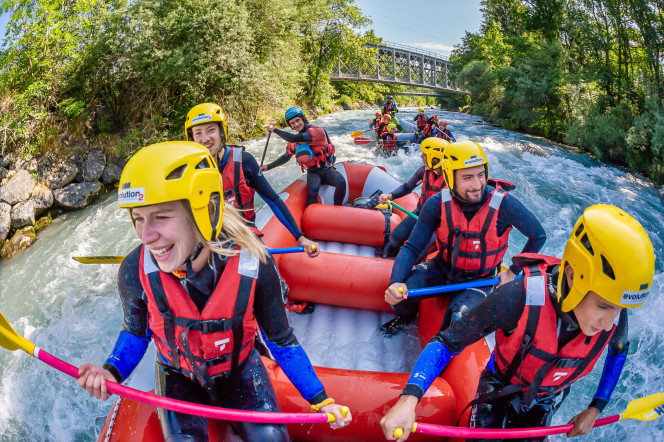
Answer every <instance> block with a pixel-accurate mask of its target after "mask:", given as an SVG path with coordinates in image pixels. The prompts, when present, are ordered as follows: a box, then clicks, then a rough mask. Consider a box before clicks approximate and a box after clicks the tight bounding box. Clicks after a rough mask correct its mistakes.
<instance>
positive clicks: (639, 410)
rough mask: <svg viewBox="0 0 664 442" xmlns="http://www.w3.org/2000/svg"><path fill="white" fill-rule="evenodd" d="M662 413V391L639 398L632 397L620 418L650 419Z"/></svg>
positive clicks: (663, 402)
mask: <svg viewBox="0 0 664 442" xmlns="http://www.w3.org/2000/svg"><path fill="white" fill-rule="evenodd" d="M662 415H664V393H655V394H651V395H650V396H646V397H642V398H640V399H634V400H633V401H632V402H630V403H629V404H627V409H626V410H625V412H624V413H623V414H622V418H621V419H620V420H623V419H637V420H640V421H651V420H654V419H657V418H658V417H660V416H662Z"/></svg>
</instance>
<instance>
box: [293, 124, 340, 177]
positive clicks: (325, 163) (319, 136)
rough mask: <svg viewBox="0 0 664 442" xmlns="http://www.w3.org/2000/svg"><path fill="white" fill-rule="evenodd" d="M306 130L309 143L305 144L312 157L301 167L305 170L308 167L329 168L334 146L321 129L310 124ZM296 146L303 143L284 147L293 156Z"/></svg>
mask: <svg viewBox="0 0 664 442" xmlns="http://www.w3.org/2000/svg"><path fill="white" fill-rule="evenodd" d="M307 130H308V131H309V133H311V141H310V142H309V143H306V144H308V145H309V147H310V148H311V150H312V152H313V153H314V157H313V158H312V159H311V160H309V161H307V162H306V163H303V164H302V166H303V167H305V168H307V169H308V168H310V167H329V166H330V165H331V162H332V160H331V158H332V157H333V156H334V146H333V145H332V142H331V141H330V138H329V137H328V136H327V133H326V132H325V130H324V129H323V128H322V127H319V126H314V125H313V124H312V125H311V126H309V129H307ZM298 144H305V143H304V142H301V143H288V144H287V145H286V150H287V151H288V153H289V154H291V155H295V149H297V146H298Z"/></svg>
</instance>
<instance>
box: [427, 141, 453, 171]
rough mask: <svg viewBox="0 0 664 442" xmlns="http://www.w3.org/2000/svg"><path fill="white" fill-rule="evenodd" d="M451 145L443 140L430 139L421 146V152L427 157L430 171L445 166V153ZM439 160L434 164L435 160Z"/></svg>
mask: <svg viewBox="0 0 664 442" xmlns="http://www.w3.org/2000/svg"><path fill="white" fill-rule="evenodd" d="M449 144H450V143H448V142H447V141H446V140H443V139H442V138H436V137H429V138H427V139H425V140H424V141H422V144H420V152H422V153H423V154H425V155H426V156H427V166H428V167H429V169H438V168H439V167H441V166H442V165H443V152H444V151H445V147H447V146H448V145H449ZM435 159H438V161H436V163H435V164H434V160H435Z"/></svg>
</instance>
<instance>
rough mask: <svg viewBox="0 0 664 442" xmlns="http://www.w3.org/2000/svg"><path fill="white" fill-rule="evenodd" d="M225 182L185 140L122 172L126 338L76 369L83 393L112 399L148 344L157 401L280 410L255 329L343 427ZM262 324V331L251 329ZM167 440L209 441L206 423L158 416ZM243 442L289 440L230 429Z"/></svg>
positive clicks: (203, 152)
mask: <svg viewBox="0 0 664 442" xmlns="http://www.w3.org/2000/svg"><path fill="white" fill-rule="evenodd" d="M223 192H224V191H223V186H222V177H221V175H220V173H219V171H218V170H217V168H216V164H215V161H214V159H213V157H212V156H211V155H210V152H209V151H208V150H207V149H205V148H204V147H203V146H201V145H200V144H197V143H193V142H187V141H177V142H168V143H159V144H154V145H151V146H148V147H146V148H144V149H142V150H141V151H139V152H138V153H137V154H136V155H134V156H133V157H132V158H131V159H130V160H129V162H128V163H127V165H126V166H125V169H124V171H123V173H122V178H121V179H120V188H119V191H118V200H119V205H120V207H124V208H126V209H128V211H129V212H130V215H131V219H132V222H133V223H134V227H135V228H136V233H137V235H138V237H139V239H140V240H141V243H142V246H141V248H140V250H139V253H138V256H134V255H135V254H132V255H130V256H128V257H127V258H126V259H125V260H124V261H123V263H122V265H121V270H120V272H121V274H132V271H131V270H128V269H127V267H129V266H133V267H135V268H134V269H133V270H134V272H133V273H135V274H137V278H136V279H137V280H138V281H131V280H127V279H125V280H121V283H122V284H125V285H127V284H129V285H131V284H135V285H138V286H139V287H138V288H137V287H132V288H131V289H126V287H124V288H123V287H120V293H121V296H122V306H123V310H124V324H123V330H122V331H121V332H120V335H119V337H118V340H117V342H116V345H115V347H114V349H113V351H112V353H111V355H110V357H109V358H108V359H107V360H106V362H105V363H104V364H103V366H102V367H97V366H94V365H91V364H83V365H82V366H81V367H79V374H80V378H79V385H80V386H81V387H83V388H85V389H86V390H87V391H88V393H89V394H90V395H91V396H95V397H96V398H99V399H103V400H105V399H107V398H108V397H109V395H108V392H107V390H106V382H105V381H110V382H122V381H123V380H125V379H126V378H127V377H128V376H129V375H130V374H131V372H132V371H133V369H134V368H135V367H136V365H137V364H138V362H139V361H140V359H141V358H142V357H143V354H144V352H145V350H146V348H147V346H148V343H149V339H150V338H149V337H148V336H151V338H152V340H153V341H154V343H155V346H156V347H157V351H158V356H157V361H156V362H157V364H156V372H157V373H156V389H157V393H158V394H160V395H164V396H167V397H171V398H175V399H181V400H185V401H190V402H197V403H204V404H207V403H213V404H216V405H218V406H221V407H228V408H236V409H244V410H260V411H278V403H277V400H276V397H275V393H274V390H273V388H272V386H271V383H270V380H269V377H268V375H267V372H266V370H265V367H264V366H263V364H262V362H261V359H260V356H259V354H258V352H257V350H256V349H255V347H254V344H255V338H256V332H257V331H258V330H260V331H261V332H262V333H263V336H264V337H265V339H266V341H267V343H268V346H269V347H270V350H271V351H272V354H273V355H274V357H275V359H276V360H277V362H279V364H280V366H281V367H282V369H283V370H284V372H285V373H286V374H287V376H288V377H289V379H290V380H291V381H292V382H293V384H294V385H295V386H296V387H297V388H298V390H299V391H300V393H301V394H302V395H303V397H304V398H305V399H307V400H308V401H309V402H310V403H311V405H312V410H313V411H321V412H326V411H327V412H331V413H334V414H335V415H336V416H337V422H336V423H334V424H333V428H340V427H343V426H345V425H347V424H348V423H349V422H350V419H351V418H350V417H347V418H344V417H343V416H342V415H341V414H340V413H339V405H337V404H334V403H333V402H334V401H333V400H332V399H331V398H329V397H328V396H327V394H326V393H325V389H324V388H323V385H322V384H321V383H320V381H319V380H318V378H317V377H316V375H315V373H314V371H313V368H312V366H311V363H310V362H309V359H308V358H307V355H306V354H305V352H304V350H303V349H302V347H301V346H300V345H299V344H298V342H297V339H296V338H295V336H294V335H293V330H292V329H291V328H290V327H289V325H288V320H287V318H286V314H285V311H284V307H283V296H284V293H282V288H281V284H280V281H279V276H278V274H277V271H276V268H275V265H274V261H273V260H272V258H271V257H270V256H269V255H268V254H267V252H266V250H265V246H264V245H263V244H262V243H261V242H260V241H259V240H258V238H257V237H256V236H255V235H254V234H253V233H252V232H251V230H250V229H249V228H248V227H247V226H246V224H245V223H244V221H243V220H242V218H241V217H240V215H239V214H238V212H237V211H236V210H235V209H234V208H232V207H231V206H229V205H226V206H225V207H224V202H223V199H222V195H223ZM259 326H260V328H259ZM159 417H160V421H161V424H162V429H163V431H164V436H165V437H166V439H167V440H183V439H186V440H207V437H208V430H207V419H205V418H201V417H196V416H189V415H184V414H180V413H175V412H172V411H168V410H164V409H160V410H159ZM234 425H235V426H234V428H235V430H236V431H237V432H238V434H239V435H240V437H242V438H243V439H244V440H288V434H287V432H286V429H285V427H284V426H279V425H262V424H252V423H246V422H244V423H243V422H239V423H237V424H234Z"/></svg>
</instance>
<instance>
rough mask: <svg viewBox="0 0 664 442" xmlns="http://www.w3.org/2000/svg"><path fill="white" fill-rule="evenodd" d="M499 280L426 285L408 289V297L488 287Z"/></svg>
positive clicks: (518, 276)
mask: <svg viewBox="0 0 664 442" xmlns="http://www.w3.org/2000/svg"><path fill="white" fill-rule="evenodd" d="M518 278H521V275H517V276H516V278H514V279H518ZM499 282H500V278H492V279H480V280H478V281H468V282H460V283H458V284H447V285H439V286H436V287H425V288H422V289H412V290H408V297H409V298H410V297H411V296H424V295H435V294H438V293H446V292H455V291H457V290H465V289H472V288H475V287H486V286H488V285H495V284H498V283H499Z"/></svg>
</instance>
